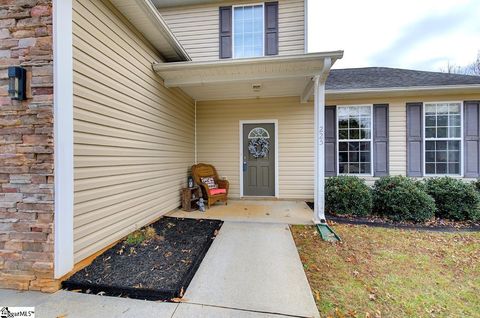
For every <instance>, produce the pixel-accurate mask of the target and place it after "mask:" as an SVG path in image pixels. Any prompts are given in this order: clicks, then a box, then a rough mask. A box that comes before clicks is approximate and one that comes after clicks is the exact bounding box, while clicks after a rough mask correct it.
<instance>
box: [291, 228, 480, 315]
mask: <svg viewBox="0 0 480 318" xmlns="http://www.w3.org/2000/svg"><path fill="white" fill-rule="evenodd" d="M333 228H334V230H335V231H336V232H337V233H338V234H339V235H340V237H341V238H342V240H343V241H342V242H341V243H336V244H335V243H328V242H324V241H322V240H321V239H320V237H319V236H318V234H317V233H316V231H315V228H314V227H312V226H293V227H292V232H293V236H294V238H295V242H296V244H297V248H298V251H299V254H300V258H301V260H302V262H303V264H304V268H305V272H306V274H307V277H308V280H309V282H310V286H311V287H312V292H313V295H314V297H315V301H316V303H317V306H318V309H319V310H320V313H321V315H322V317H325V316H327V317H480V233H460V234H459V233H455V234H447V233H433V232H417V231H406V230H392V229H381V228H370V227H364V226H349V225H335V226H334V227H333Z"/></svg>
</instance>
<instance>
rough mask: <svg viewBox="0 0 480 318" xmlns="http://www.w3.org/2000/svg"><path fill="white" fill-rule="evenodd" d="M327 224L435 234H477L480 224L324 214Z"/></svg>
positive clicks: (308, 203) (311, 205) (310, 205)
mask: <svg viewBox="0 0 480 318" xmlns="http://www.w3.org/2000/svg"><path fill="white" fill-rule="evenodd" d="M306 203H307V205H308V206H309V207H310V209H312V210H313V207H314V204H313V202H306ZM325 217H326V218H327V222H333V223H340V224H353V225H367V226H373V227H383V228H396V229H410V230H420V231H435V232H459V231H464V232H478V231H480V223H478V222H472V221H465V222H458V221H450V220H444V219H435V220H433V221H430V222H425V223H413V222H393V221H390V220H388V219H384V218H380V217H377V216H369V217H360V216H353V215H334V214H331V213H325Z"/></svg>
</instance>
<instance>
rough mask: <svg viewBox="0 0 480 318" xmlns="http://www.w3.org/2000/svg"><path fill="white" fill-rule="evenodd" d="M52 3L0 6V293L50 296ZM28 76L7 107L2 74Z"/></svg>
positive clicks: (53, 286) (22, 1) (4, 1)
mask: <svg viewBox="0 0 480 318" xmlns="http://www.w3.org/2000/svg"><path fill="white" fill-rule="evenodd" d="M52 44H53V43H52V2H51V0H43V1H42V0H0V288H14V289H30V290H42V291H47V292H48V291H55V290H57V289H58V284H59V283H58V281H55V280H54V279H53V191H54V186H53V159H54V155H53V64H52V62H53V51H52ZM11 65H22V66H24V67H25V68H26V69H27V71H28V70H29V71H31V89H30V90H29V91H30V94H31V98H29V99H27V100H26V101H11V100H10V99H9V97H8V92H7V91H8V78H7V67H8V66H11Z"/></svg>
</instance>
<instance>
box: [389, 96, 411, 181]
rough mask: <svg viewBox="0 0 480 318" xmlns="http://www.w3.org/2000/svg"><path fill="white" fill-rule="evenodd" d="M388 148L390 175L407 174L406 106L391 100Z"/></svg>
mask: <svg viewBox="0 0 480 318" xmlns="http://www.w3.org/2000/svg"><path fill="white" fill-rule="evenodd" d="M388 114H389V120H388V139H389V140H388V148H389V165H390V166H389V172H390V175H403V176H405V175H406V174H407V151H406V149H407V107H406V104H405V103H401V102H392V103H390V104H389V107H388Z"/></svg>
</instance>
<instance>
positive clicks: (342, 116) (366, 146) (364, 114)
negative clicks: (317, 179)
mask: <svg viewBox="0 0 480 318" xmlns="http://www.w3.org/2000/svg"><path fill="white" fill-rule="evenodd" d="M372 117H373V116H372V105H362V106H337V127H338V129H337V134H338V135H337V136H338V138H337V140H338V173H339V174H363V175H371V174H372Z"/></svg>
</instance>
